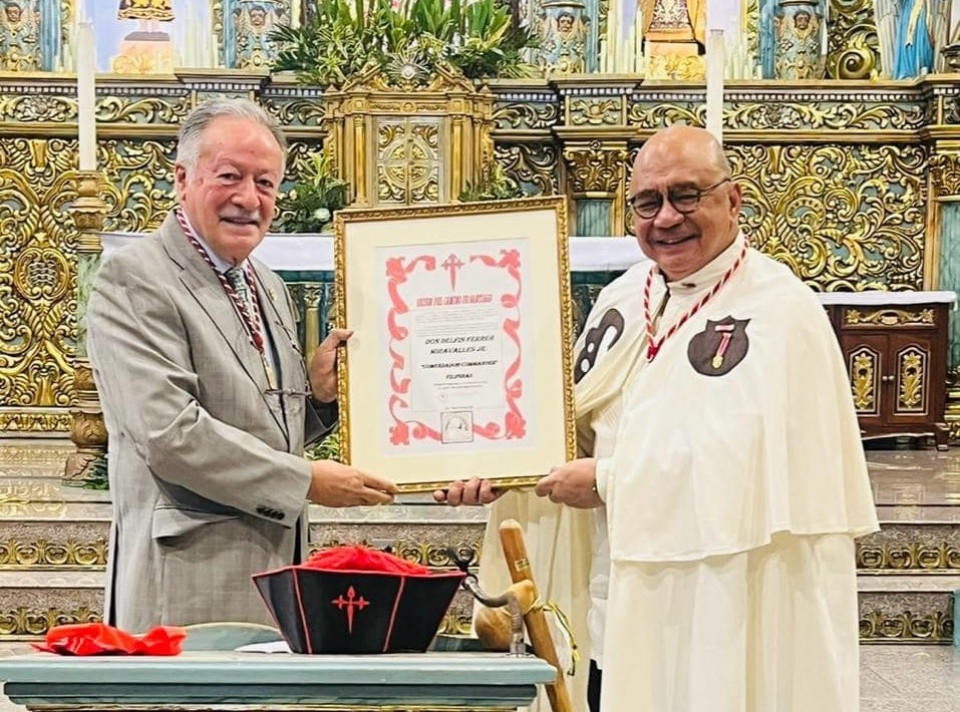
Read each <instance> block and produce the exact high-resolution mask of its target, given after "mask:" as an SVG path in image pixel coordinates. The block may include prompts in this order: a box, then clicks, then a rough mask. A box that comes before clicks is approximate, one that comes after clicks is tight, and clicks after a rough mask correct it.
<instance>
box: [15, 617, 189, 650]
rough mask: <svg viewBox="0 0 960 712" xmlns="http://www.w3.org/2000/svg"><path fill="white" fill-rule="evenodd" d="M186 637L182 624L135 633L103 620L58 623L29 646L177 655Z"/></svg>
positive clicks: (41, 648)
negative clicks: (39, 641) (44, 638)
mask: <svg viewBox="0 0 960 712" xmlns="http://www.w3.org/2000/svg"><path fill="white" fill-rule="evenodd" d="M186 637H187V632H186V631H185V630H184V629H183V628H176V627H172V626H157V627H156V628H153V629H151V630H150V631H149V632H147V633H146V634H145V635H143V636H141V637H137V636H134V635H130V633H127V632H126V631H122V630H120V629H119V628H114V627H113V626H112V625H107V624H106V623H79V624H75V625H60V626H55V627H53V628H51V629H50V630H49V631H47V638H46V640H45V641H44V642H43V643H34V645H33V647H34V648H35V649H36V650H39V651H41V652H44V653H57V654H58V655H179V654H180V645H181V643H183V639H184V638H186Z"/></svg>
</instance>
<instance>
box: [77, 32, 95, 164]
mask: <svg viewBox="0 0 960 712" xmlns="http://www.w3.org/2000/svg"><path fill="white" fill-rule="evenodd" d="M95 71H96V55H95V53H94V43H93V24H91V23H90V22H80V23H77V123H78V129H79V131H78V133H79V138H80V170H81V171H95V170H97V128H96V126H97V119H96V91H95V89H94V72H95Z"/></svg>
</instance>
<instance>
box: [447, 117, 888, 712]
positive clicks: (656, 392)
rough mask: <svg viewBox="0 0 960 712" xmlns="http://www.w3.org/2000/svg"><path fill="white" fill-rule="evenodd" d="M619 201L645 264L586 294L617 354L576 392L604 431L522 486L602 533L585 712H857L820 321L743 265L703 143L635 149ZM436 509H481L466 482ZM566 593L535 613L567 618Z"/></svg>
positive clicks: (838, 451) (850, 608)
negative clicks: (605, 580)
mask: <svg viewBox="0 0 960 712" xmlns="http://www.w3.org/2000/svg"><path fill="white" fill-rule="evenodd" d="M630 203H631V208H632V211H633V214H634V219H635V227H636V233H637V238H638V241H639V243H640V246H641V248H642V249H643V251H644V253H645V254H646V255H647V256H648V257H650V258H651V260H653V263H655V266H653V267H647V266H644V265H641V266H638V267H635V268H634V269H632V270H630V271H629V272H627V273H626V274H625V275H624V276H623V277H621V278H620V279H619V280H617V281H616V282H614V283H613V284H611V285H610V287H608V288H607V289H605V290H604V291H603V293H601V296H600V299H599V300H598V303H597V306H596V307H595V308H594V310H593V313H592V314H591V319H590V321H589V322H588V327H587V331H589V330H590V329H591V328H596V327H597V326H599V324H600V322H601V321H602V320H603V318H604V317H605V315H606V314H607V313H608V312H611V310H612V312H615V313H616V315H617V316H618V317H619V318H620V319H621V320H622V322H623V323H624V325H625V326H624V328H623V334H622V336H621V337H620V338H619V339H618V341H617V343H615V344H613V345H612V347H609V348H607V349H606V353H605V354H604V355H603V356H601V357H599V358H597V359H595V362H594V363H592V364H590V365H591V368H589V369H587V372H586V373H584V374H579V373H578V376H582V377H581V378H580V381H579V383H578V391H581V390H584V389H585V387H584V384H589V383H592V384H593V390H594V391H595V392H594V394H593V396H592V398H593V401H594V403H595V404H600V409H601V410H603V409H608V412H607V414H608V415H609V414H612V415H613V419H614V420H616V421H617V422H616V423H615V425H612V424H609V423H607V421H605V419H604V418H603V417H602V415H600V414H598V413H597V412H584V411H578V419H579V421H580V422H581V423H583V422H584V421H585V420H587V421H589V422H590V423H591V424H592V425H593V426H594V428H593V429H594V433H595V434H596V435H597V439H596V442H595V449H594V452H593V455H594V457H591V458H581V459H578V460H574V461H572V462H570V463H567V464H565V465H563V466H561V467H559V468H556V469H555V470H554V471H552V472H551V474H549V475H548V476H547V477H545V478H544V479H543V480H541V481H540V483H539V484H538V486H537V488H536V492H537V494H539V495H541V496H546V497H548V498H549V499H550V500H551V501H552V502H554V503H562V504H567V505H570V506H572V507H577V508H583V509H593V508H602V509H601V511H604V512H605V513H606V517H607V526H608V536H609V547H610V555H611V560H612V564H611V567H610V569H609V574H610V583H609V601H608V602H607V610H606V625H605V636H604V637H605V640H604V642H603V649H602V651H600V653H602V660H603V679H602V692H603V694H602V704H601V709H602V710H603V712H627V711H629V712H635V711H636V710H643V711H644V712H646V711H650V712H702V711H703V710H710V711H711V712H769V711H770V710H776V711H777V712H806V711H807V710H814V709H815V710H817V711H818V712H848V711H849V712H854V711H855V710H856V709H857V708H858V704H859V700H858V697H859V690H858V679H859V670H858V660H859V656H858V639H857V638H858V626H857V619H858V616H857V600H856V569H855V560H854V544H853V538H854V537H855V536H860V535H863V534H866V533H869V532H871V531H875V530H876V528H877V522H876V514H875V510H874V507H873V501H872V498H871V495H870V489H869V481H868V478H867V472H866V464H865V461H864V457H863V450H862V446H861V444H860V439H859V429H858V427H857V422H856V417H855V414H854V410H853V405H852V402H851V396H850V389H849V383H848V381H847V376H846V373H845V370H844V365H843V361H842V358H841V355H840V351H839V347H838V345H837V343H836V339H835V337H834V335H833V332H832V330H831V328H830V325H829V323H828V321H827V318H826V316H825V314H824V312H823V310H822V308H821V307H820V305H819V303H818V301H817V300H816V299H815V297H814V295H813V294H812V292H811V291H810V290H809V289H808V288H807V287H805V286H804V285H803V284H802V283H801V282H800V281H799V280H798V279H797V278H796V277H794V276H793V275H792V274H791V273H790V272H789V270H788V269H787V268H786V267H783V266H781V265H779V264H777V263H776V262H774V261H773V260H771V259H769V258H767V257H765V256H763V255H762V254H760V253H759V252H757V251H755V250H753V249H750V248H749V247H748V246H747V243H746V239H745V237H744V236H743V235H742V234H740V233H739V232H738V227H737V225H738V218H739V213H740V206H741V191H740V188H739V186H737V184H736V183H735V182H734V181H732V180H731V178H730V169H729V165H728V164H727V162H726V159H725V158H724V156H723V152H722V149H721V148H720V146H719V144H717V143H716V141H715V140H714V139H713V137H712V136H710V134H708V133H707V132H705V131H702V130H700V129H695V128H690V127H674V128H671V129H668V130H666V131H663V132H661V133H659V134H657V135H656V136H654V137H653V138H651V139H650V140H649V141H647V142H646V144H645V145H644V147H643V148H642V150H641V151H640V152H639V154H638V156H637V162H636V164H635V166H634V171H633V178H632V181H631V190H630ZM651 269H652V270H653V272H652V274H651ZM612 318H614V319H616V317H612ZM648 322H649V329H648V327H647V325H648ZM585 345H588V344H585V341H584V337H581V342H580V348H581V350H580V351H578V354H577V357H578V360H577V367H578V368H580V363H581V357H582V355H583V352H582V349H583V348H584V346H585ZM578 396H579V393H578ZM580 405H581V404H580V402H579V399H578V406H580ZM609 409H612V410H609ZM597 426H600V427H597ZM610 430H612V431H613V433H612V434H611V433H610V432H609V431H610ZM450 494H452V495H453V497H452V499H455V500H461V501H467V502H469V501H488V500H490V499H491V498H492V494H493V493H492V490H491V489H490V486H489V484H477V483H467V485H464V486H462V487H460V488H453V489H451V491H450ZM503 504H504V506H505V505H506V504H507V500H506V498H505V500H504V502H503ZM515 508H516V507H515ZM493 514H496V515H498V514H499V512H496V513H493ZM555 521H557V522H560V523H561V524H560V525H559V526H558V528H557V532H558V534H561V535H562V533H563V531H567V532H569V531H570V529H569V528H567V529H566V530H564V527H563V526H562V519H560V518H555ZM496 523H497V522H496V521H494V522H491V524H492V525H493V526H495V525H496ZM541 531H545V529H544V528H542V527H541ZM561 538H562V537H561ZM567 540H568V541H569V540H570V537H569V535H568V536H567ZM581 541H582V540H581ZM539 546H544V548H545V549H547V550H549V549H551V547H550V546H549V542H544V541H543V537H538V538H537V537H535V538H534V541H533V542H532V548H534V549H535V551H534V552H533V553H532V554H531V559H532V560H533V561H535V562H536V561H550V562H552V564H553V566H552V568H553V569H554V570H556V569H557V565H556V560H557V558H558V557H562V556H564V555H565V554H564V546H563V544H562V543H561V546H558V547H556V549H555V550H554V551H552V553H551V552H549V551H539V550H538V547H539ZM573 548H574V550H577V549H579V550H580V552H581V554H580V555H582V549H583V544H580V546H579V547H576V546H574V547H573ZM487 553H489V550H487ZM561 568H562V567H561ZM535 573H536V568H535ZM569 585H570V587H571V590H570V591H566V592H564V591H562V590H559V588H562V586H560V587H558V590H557V591H554V592H552V593H551V594H549V595H552V596H554V597H563V595H564V594H566V597H568V598H570V596H571V594H573V593H574V592H575V591H576V590H577V586H578V584H577V582H575V581H569ZM582 585H583V586H586V582H583V583H582ZM573 597H574V598H575V595H574V596H573ZM594 608H596V606H594ZM597 652H598V651H596V650H595V651H594V653H593V655H594V657H596V656H597Z"/></svg>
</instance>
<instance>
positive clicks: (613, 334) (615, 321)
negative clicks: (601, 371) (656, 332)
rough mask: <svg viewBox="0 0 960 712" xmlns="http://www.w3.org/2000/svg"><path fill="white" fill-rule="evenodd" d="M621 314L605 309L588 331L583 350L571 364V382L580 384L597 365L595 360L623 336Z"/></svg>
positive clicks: (614, 310)
mask: <svg viewBox="0 0 960 712" xmlns="http://www.w3.org/2000/svg"><path fill="white" fill-rule="evenodd" d="M623 326H624V321H623V314H621V313H620V312H619V311H617V310H616V309H607V311H606V312H604V314H603V316H602V317H601V318H600V321H599V323H597V325H596V326H595V327H593V328H592V329H589V330H588V331H587V333H586V335H585V336H584V338H583V348H581V349H580V353H578V354H577V360H576V361H574V364H573V382H574V383H580V379H581V378H583V377H584V376H586V375H587V374H588V373H590V371H592V370H593V367H594V366H596V365H597V359H598V358H600V356H602V355H603V354H605V353H606V352H607V351H609V350H610V349H612V348H613V345H614V344H616V343H617V342H618V341H619V340H620V337H621V336H623Z"/></svg>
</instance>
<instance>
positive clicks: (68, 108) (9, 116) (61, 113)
mask: <svg viewBox="0 0 960 712" xmlns="http://www.w3.org/2000/svg"><path fill="white" fill-rule="evenodd" d="M0 120H2V121H16V122H20V123H35V122H38V121H50V122H54V123H59V122H64V121H76V120H77V102H76V101H75V100H74V99H71V98H69V97H65V96H51V95H49V94H7V95H5V96H3V97H0Z"/></svg>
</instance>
